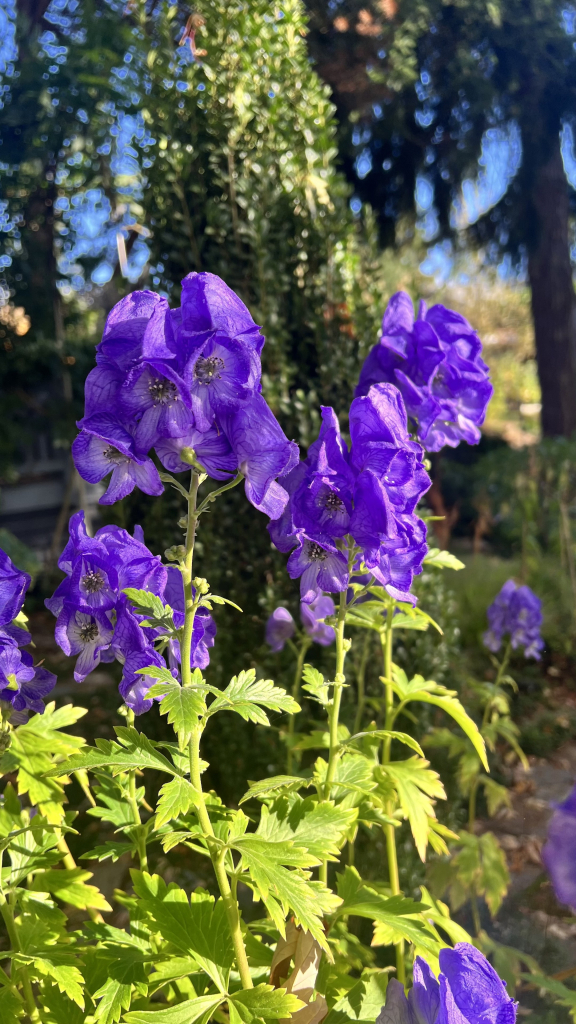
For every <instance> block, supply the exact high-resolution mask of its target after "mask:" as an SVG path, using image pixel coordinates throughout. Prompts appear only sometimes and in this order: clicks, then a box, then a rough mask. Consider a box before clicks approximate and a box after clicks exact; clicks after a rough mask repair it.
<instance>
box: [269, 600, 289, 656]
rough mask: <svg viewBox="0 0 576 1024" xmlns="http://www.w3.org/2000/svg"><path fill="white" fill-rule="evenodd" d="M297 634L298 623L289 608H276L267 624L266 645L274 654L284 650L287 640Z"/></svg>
mask: <svg viewBox="0 0 576 1024" xmlns="http://www.w3.org/2000/svg"><path fill="white" fill-rule="evenodd" d="M295 632H296V623H295V622H294V619H293V618H292V616H291V614H290V612H289V611H288V609H287V608H283V607H282V606H281V605H280V606H279V607H278V608H275V609H274V611H273V612H272V615H270V617H269V618H268V621H267V622H266V643H267V644H268V645H269V647H270V648H271V650H272V651H274V654H278V653H279V651H282V650H283V649H284V644H285V643H286V641H287V640H291V639H292V637H293V636H294V633H295Z"/></svg>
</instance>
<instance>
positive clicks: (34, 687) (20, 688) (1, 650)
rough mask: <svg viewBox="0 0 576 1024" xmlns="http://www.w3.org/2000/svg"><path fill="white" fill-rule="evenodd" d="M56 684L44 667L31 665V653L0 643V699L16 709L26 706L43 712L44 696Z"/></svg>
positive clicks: (24, 708)
mask: <svg viewBox="0 0 576 1024" xmlns="http://www.w3.org/2000/svg"><path fill="white" fill-rule="evenodd" d="M55 685H56V676H55V675H54V674H53V673H52V672H48V670H47V669H45V668H42V667H41V666H38V667H37V668H34V663H33V660H32V655H31V654H29V653H28V651H19V650H18V648H17V647H16V646H13V645H6V646H4V645H2V646H0V700H3V701H6V702H7V703H10V704H12V707H13V708H14V710H15V711H24V710H26V709H28V710H30V711H35V712H36V713H37V714H39V715H43V714H44V701H43V700H42V697H45V696H46V695H47V694H48V693H50V691H51V690H53V689H54V687H55Z"/></svg>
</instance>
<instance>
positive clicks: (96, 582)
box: [82, 569, 106, 594]
mask: <svg viewBox="0 0 576 1024" xmlns="http://www.w3.org/2000/svg"><path fill="white" fill-rule="evenodd" d="M105 582H106V581H105V579H104V577H103V575H102V573H101V572H100V570H99V569H90V570H89V571H88V572H87V573H86V575H85V576H83V577H82V586H83V587H84V590H86V591H87V592H88V593H89V594H97V593H98V591H99V590H102V587H103V586H104V585H105Z"/></svg>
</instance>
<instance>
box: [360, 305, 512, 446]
mask: <svg viewBox="0 0 576 1024" xmlns="http://www.w3.org/2000/svg"><path fill="white" fill-rule="evenodd" d="M481 350H482V343H481V341H480V338H479V337H478V335H477V334H476V332H475V331H474V329H473V328H472V327H471V326H470V324H469V323H468V321H467V320H465V318H464V317H463V316H461V314H460V313H455V312H454V311H453V310H451V309H446V307H445V306H441V305H437V306H432V308H431V309H429V310H427V309H426V305H425V303H423V302H421V303H420V308H419V310H418V316H417V318H416V320H415V319H414V307H413V305H412V299H411V298H410V296H409V295H407V294H406V292H397V293H396V294H395V295H393V296H392V298H391V299H390V302H389V303H388V307H387V309H386V312H385V313H384V318H383V320H382V335H381V337H380V341H379V343H378V344H377V345H375V346H374V347H373V348H372V349H371V351H370V352H369V354H368V356H367V358H366V361H365V363H364V366H363V367H362V370H361V373H360V379H359V383H358V387H357V389H356V394H357V395H366V394H368V391H369V390H370V388H371V386H372V385H373V384H377V383H379V382H380V381H387V382H388V383H390V384H395V385H396V387H398V388H399V389H400V391H401V393H402V397H403V399H404V402H405V404H406V409H407V412H408V416H409V419H410V420H411V422H412V423H413V424H414V427H415V429H416V431H417V435H418V439H419V441H421V442H422V444H423V445H424V447H425V448H426V449H427V450H428V451H431V452H437V451H439V450H440V449H441V448H443V447H444V445H449V446H450V447H451V448H455V447H456V445H458V444H459V443H460V441H467V442H468V444H477V443H478V441H479V440H480V430H479V429H478V428H479V426H480V425H481V424H482V423H483V422H484V417H485V415H486V408H487V406H488V402H489V401H490V398H491V397H492V393H493V388H492V385H491V384H490V381H489V379H488V367H487V366H486V364H485V363H484V362H483V360H482V358H481V355H480V353H481Z"/></svg>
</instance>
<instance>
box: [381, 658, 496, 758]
mask: <svg viewBox="0 0 576 1024" xmlns="http://www.w3.org/2000/svg"><path fill="white" fill-rule="evenodd" d="M392 675H393V683H392V685H393V688H394V692H395V693H396V694H397V696H398V697H399V698H400V704H399V705H398V707H397V708H396V716H398V714H399V713H400V711H401V710H402V709H403V708H404V706H405V705H406V704H409V703H410V702H411V701H421V702H422V703H424V704H433V705H435V707H438V708H442V710H443V711H445V712H446V714H448V715H450V716H451V717H452V718H453V719H454V721H455V722H456V723H457V724H458V725H459V726H460V728H461V729H462V731H463V732H464V733H465V734H466V736H467V737H468V739H469V740H470V742H471V743H472V745H473V747H474V749H475V751H476V753H477V754H478V756H479V758H480V760H481V761H482V764H483V765H484V768H485V769H486V771H487V772H489V771H490V769H489V767H488V761H487V758H486V747H485V745H484V740H483V739H482V736H481V735H480V732H479V730H478V726H477V725H476V723H475V722H473V721H472V719H471V718H470V717H469V715H468V714H467V713H466V711H465V709H464V708H463V707H462V704H461V703H460V701H459V700H458V698H457V696H456V692H455V690H447V689H446V688H445V687H444V686H439V685H438V683H435V682H433V680H425V679H424V678H423V676H414V679H411V680H410V682H408V678H407V676H406V673H405V672H404V671H403V670H402V669H400V668H398V667H397V666H396V665H395V666H394V669H393V673H392Z"/></svg>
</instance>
